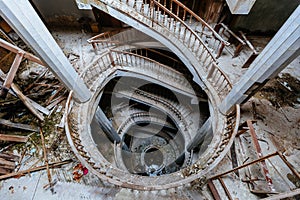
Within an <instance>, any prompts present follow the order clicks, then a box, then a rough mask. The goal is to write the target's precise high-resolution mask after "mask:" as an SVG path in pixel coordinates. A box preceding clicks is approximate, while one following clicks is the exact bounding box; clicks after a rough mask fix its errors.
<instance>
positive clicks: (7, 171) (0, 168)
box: [0, 167, 11, 175]
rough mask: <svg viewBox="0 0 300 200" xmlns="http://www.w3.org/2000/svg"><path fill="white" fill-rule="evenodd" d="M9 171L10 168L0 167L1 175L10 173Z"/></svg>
mask: <svg viewBox="0 0 300 200" xmlns="http://www.w3.org/2000/svg"><path fill="white" fill-rule="evenodd" d="M10 172H11V170H8V169H4V168H2V167H0V174H1V175H3V174H8V173H10Z"/></svg>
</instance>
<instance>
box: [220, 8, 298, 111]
mask: <svg viewBox="0 0 300 200" xmlns="http://www.w3.org/2000/svg"><path fill="white" fill-rule="evenodd" d="M299 55H300V6H298V8H296V10H295V11H294V12H293V13H292V15H291V16H290V17H289V18H288V20H287V21H286V22H285V23H284V24H283V26H282V27H281V28H280V29H279V31H278V32H277V33H276V35H275V36H274V37H273V38H272V40H271V41H270V42H269V43H268V45H267V46H266V47H265V48H264V50H263V51H262V52H261V53H260V54H259V56H258V57H257V58H256V59H255V60H254V62H253V63H252V64H251V65H250V68H249V70H248V71H247V72H246V73H245V74H244V75H243V76H242V77H241V79H240V81H239V82H237V83H236V84H235V85H234V87H233V88H232V90H231V91H230V93H229V94H228V95H227V97H226V98H225V99H224V100H223V102H222V103H221V105H220V106H219V109H220V111H221V112H222V113H228V112H229V111H230V110H231V109H232V108H233V106H234V105H235V104H241V103H243V102H244V101H246V100H247V99H249V97H251V96H252V95H253V94H255V92H256V91H257V89H259V88H260V86H263V85H264V83H266V82H267V81H268V80H269V79H271V78H273V77H275V76H276V75H277V74H278V73H279V72H280V71H281V70H283V69H284V68H285V67H286V66H287V65H288V64H290V63H291V62H292V61H293V60H294V59H295V58H297V57H298V56H299Z"/></svg>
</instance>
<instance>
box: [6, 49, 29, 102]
mask: <svg viewBox="0 0 300 200" xmlns="http://www.w3.org/2000/svg"><path fill="white" fill-rule="evenodd" d="M24 53H25V52H24V51H19V52H18V53H17V55H16V57H15V59H14V62H13V64H12V65H11V67H10V69H9V72H8V74H7V76H6V78H5V81H4V83H3V86H2V88H1V91H0V97H2V98H6V95H7V92H8V90H9V88H10V87H11V84H12V82H13V80H14V77H15V75H16V73H17V70H18V69H19V66H20V64H21V62H22V58H23V56H24Z"/></svg>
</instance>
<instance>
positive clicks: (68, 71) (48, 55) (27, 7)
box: [0, 0, 91, 102]
mask: <svg viewBox="0 0 300 200" xmlns="http://www.w3.org/2000/svg"><path fill="white" fill-rule="evenodd" d="M0 15H1V16H2V17H3V18H4V19H5V21H6V22H7V23H8V24H9V25H10V26H11V27H12V28H13V29H14V31H15V32H16V33H18V35H19V36H20V37H21V38H22V40H23V41H24V42H25V43H26V44H27V45H28V46H30V47H31V48H32V50H34V52H35V53H36V54H37V55H38V56H39V57H40V58H41V59H42V60H43V62H44V63H46V64H47V65H48V66H49V68H50V69H51V71H52V72H53V73H54V74H55V76H57V78H58V79H59V80H60V81H61V82H62V83H63V84H64V85H65V87H66V88H67V89H69V90H73V91H74V93H73V94H74V98H75V99H76V100H77V101H79V102H85V101H87V100H89V98H90V96H91V93H90V91H89V89H88V88H87V87H86V85H85V84H84V82H83V80H82V79H80V77H79V76H78V74H77V73H76V71H75V70H74V68H73V67H72V65H71V63H70V62H69V60H68V59H67V58H66V56H65V55H64V53H63V52H62V50H61V49H60V47H59V46H58V44H57V43H56V41H55V40H54V38H53V37H52V35H51V34H50V32H49V31H48V29H47V28H46V26H45V25H44V24H43V22H42V20H41V19H40V18H39V16H38V14H37V13H36V12H35V10H34V9H33V7H32V6H31V4H30V3H29V2H28V0H0Z"/></svg>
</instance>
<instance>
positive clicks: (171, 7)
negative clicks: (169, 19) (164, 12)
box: [170, 0, 173, 12]
mask: <svg viewBox="0 0 300 200" xmlns="http://www.w3.org/2000/svg"><path fill="white" fill-rule="evenodd" d="M170 11H171V12H173V0H171V1H170Z"/></svg>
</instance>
